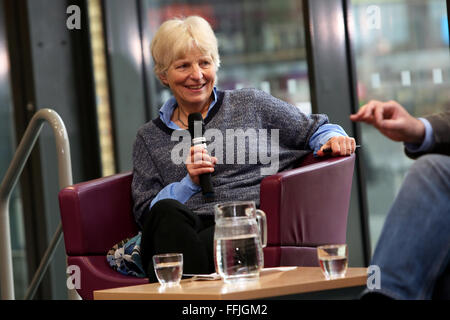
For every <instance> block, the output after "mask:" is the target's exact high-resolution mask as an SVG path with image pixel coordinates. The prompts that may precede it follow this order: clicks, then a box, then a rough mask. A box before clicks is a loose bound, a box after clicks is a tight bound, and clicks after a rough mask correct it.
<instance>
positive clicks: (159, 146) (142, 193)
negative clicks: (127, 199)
mask: <svg viewBox="0 0 450 320" xmlns="http://www.w3.org/2000/svg"><path fill="white" fill-rule="evenodd" d="M217 96H218V98H217V102H216V105H215V106H214V107H213V108H212V109H211V111H210V112H209V114H208V116H207V117H206V118H205V120H204V124H205V126H204V128H205V130H206V133H205V136H208V133H212V135H210V136H211V137H210V138H209V139H208V143H209V144H208V151H209V150H210V146H211V145H212V144H214V146H215V148H214V149H213V150H211V152H210V153H211V155H213V156H216V157H217V158H218V159H219V161H218V163H217V164H216V165H215V168H214V172H213V173H212V183H213V187H214V191H215V198H214V199H213V201H211V200H208V201H207V200H205V199H204V198H203V196H202V193H201V192H198V193H196V194H194V196H192V197H191V198H190V199H189V200H188V201H187V202H186V203H185V204H186V205H187V206H188V207H189V208H190V209H191V210H193V211H194V212H196V213H197V214H199V215H213V214H214V208H213V207H214V205H215V204H217V203H220V202H226V201H234V200H253V201H255V202H256V204H257V205H258V206H259V185H260V182H261V180H262V179H263V178H264V177H265V176H266V175H267V172H270V171H271V170H274V169H275V172H272V173H276V172H277V171H283V170H287V169H290V168H293V167H294V165H295V164H296V163H297V162H298V161H299V160H300V158H302V157H303V156H305V155H306V154H307V153H309V152H311V150H310V147H309V144H308V142H309V138H310V137H311V136H312V134H313V133H314V132H315V131H316V130H317V129H318V127H319V126H321V125H322V124H325V123H327V122H328V118H327V116H326V115H318V114H313V115H306V114H304V113H302V112H301V111H300V110H299V109H298V108H296V107H295V106H292V105H290V104H288V103H286V102H284V101H282V100H279V99H277V98H274V97H273V96H271V95H269V94H267V93H265V92H263V91H259V90H256V89H241V90H231V91H217ZM239 129H240V130H239ZM219 131H220V132H219ZM173 132H174V130H172V129H170V128H168V127H167V126H166V125H165V124H164V123H163V122H162V121H161V119H159V118H157V119H155V120H153V121H150V122H148V123H146V124H144V125H143V126H142V127H141V128H140V129H139V130H138V133H137V137H136V141H135V143H134V146H133V181H132V195H133V200H134V215H135V219H136V222H137V223H138V225H139V226H140V227H142V222H143V221H144V217H145V215H146V214H148V212H149V207H150V203H151V201H152V200H153V198H154V197H155V196H156V195H157V194H158V192H159V191H160V190H161V189H163V188H164V187H165V186H167V185H168V184H170V183H173V182H178V181H181V179H183V178H184V177H185V176H186V175H187V169H186V165H185V164H184V163H179V164H177V163H175V162H174V161H172V159H173V153H172V152H173V150H174V148H175V149H177V148H178V149H179V148H180V144H182V143H184V144H185V145H186V148H187V149H186V150H188V149H189V145H190V139H188V138H186V139H183V137H179V139H176V140H175V141H173V140H174V139H172V134H173ZM183 132H184V133H185V134H186V135H187V136H186V137H189V133H188V131H187V130H183ZM233 132H234V133H236V134H238V133H239V132H240V133H242V132H244V133H246V134H247V136H246V138H245V139H244V140H239V138H236V136H233V135H232V134H230V133H233ZM255 132H256V134H254V133H255ZM219 133H221V134H219ZM177 134H180V132H177ZM265 134H266V137H267V138H266V139H265V138H264V137H265ZM238 136H239V135H238ZM239 141H240V142H241V143H239ZM242 141H245V146H244V145H242ZM184 144H182V145H184ZM178 149H177V150H178ZM230 151H231V154H230ZM264 155H266V156H265V157H264ZM180 157H182V158H183V159H184V158H186V155H182V156H180ZM268 159H270V162H269V163H268ZM261 169H263V170H261ZM264 169H265V172H264Z"/></svg>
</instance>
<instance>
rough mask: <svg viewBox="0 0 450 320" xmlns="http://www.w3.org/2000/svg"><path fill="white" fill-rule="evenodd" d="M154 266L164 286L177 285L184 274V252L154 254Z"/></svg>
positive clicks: (157, 276)
mask: <svg viewBox="0 0 450 320" xmlns="http://www.w3.org/2000/svg"><path fill="white" fill-rule="evenodd" d="M153 267H154V269H155V274H156V278H158V282H159V283H160V284H161V285H163V286H168V287H171V286H176V285H178V284H179V283H180V280H181V275H182V274H183V254H182V253H166V254H157V255H154V256H153Z"/></svg>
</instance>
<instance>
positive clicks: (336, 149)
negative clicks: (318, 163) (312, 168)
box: [317, 136, 356, 157]
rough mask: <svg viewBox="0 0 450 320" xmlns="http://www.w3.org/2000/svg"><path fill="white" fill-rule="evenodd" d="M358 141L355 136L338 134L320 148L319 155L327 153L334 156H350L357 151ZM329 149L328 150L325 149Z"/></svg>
mask: <svg viewBox="0 0 450 320" xmlns="http://www.w3.org/2000/svg"><path fill="white" fill-rule="evenodd" d="M355 149H356V142H355V139H354V138H350V137H345V136H337V137H333V138H331V139H330V140H328V141H327V143H325V144H324V145H323V146H322V147H321V148H320V149H319V151H317V156H319V157H323V156H325V155H327V154H330V155H332V156H335V157H336V156H349V155H351V154H352V153H354V152H355ZM325 150H327V151H325Z"/></svg>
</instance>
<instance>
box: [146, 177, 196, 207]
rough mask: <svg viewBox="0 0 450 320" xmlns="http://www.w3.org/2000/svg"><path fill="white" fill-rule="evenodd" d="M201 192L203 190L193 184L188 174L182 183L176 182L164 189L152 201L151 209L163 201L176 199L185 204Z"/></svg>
mask: <svg viewBox="0 0 450 320" xmlns="http://www.w3.org/2000/svg"><path fill="white" fill-rule="evenodd" d="M201 190H202V188H201V187H200V186H198V185H196V184H195V183H194V182H192V180H191V177H190V176H189V174H187V175H186V176H185V177H184V178H183V179H181V181H180V182H174V183H171V184H169V185H167V186H166V187H164V188H163V189H162V190H161V191H160V192H159V193H158V194H157V195H156V197H155V198H154V199H153V200H152V202H151V203H150V208H151V207H153V205H154V204H155V203H156V202H158V201H159V200H163V199H174V200H177V201H179V202H181V203H183V204H184V203H186V201H188V200H189V199H190V198H191V197H192V196H193V195H194V194H196V193H197V192H199V191H201Z"/></svg>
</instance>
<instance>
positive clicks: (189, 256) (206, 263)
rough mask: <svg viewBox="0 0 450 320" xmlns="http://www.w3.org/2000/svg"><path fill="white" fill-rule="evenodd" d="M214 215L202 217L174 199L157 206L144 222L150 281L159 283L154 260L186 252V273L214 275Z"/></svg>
mask: <svg viewBox="0 0 450 320" xmlns="http://www.w3.org/2000/svg"><path fill="white" fill-rule="evenodd" d="M213 245H214V216H207V217H199V216H198V215H196V214H195V213H194V212H192V211H191V210H190V209H189V208H188V207H187V206H185V205H184V204H182V203H180V202H179V201H176V200H173V199H164V200H161V201H158V202H157V203H155V204H154V205H153V206H152V208H151V210H150V212H149V214H148V217H147V218H146V220H145V222H144V228H143V230H142V239H141V257H142V265H143V267H144V270H145V272H146V273H147V276H148V278H149V282H157V281H158V279H157V278H156V275H155V271H154V269H153V260H152V257H153V255H155V254H160V253H182V254H183V273H212V272H214V271H215V268H214V249H213Z"/></svg>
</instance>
